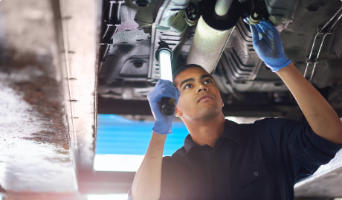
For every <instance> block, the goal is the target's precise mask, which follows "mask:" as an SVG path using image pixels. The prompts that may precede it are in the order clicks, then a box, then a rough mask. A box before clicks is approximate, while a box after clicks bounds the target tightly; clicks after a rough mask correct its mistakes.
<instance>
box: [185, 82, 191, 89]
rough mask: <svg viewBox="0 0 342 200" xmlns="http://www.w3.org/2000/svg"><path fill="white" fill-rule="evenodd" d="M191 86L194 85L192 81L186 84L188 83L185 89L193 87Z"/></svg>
mask: <svg viewBox="0 0 342 200" xmlns="http://www.w3.org/2000/svg"><path fill="white" fill-rule="evenodd" d="M191 87H192V85H191V83H188V84H186V85H185V86H184V88H183V89H188V88H191Z"/></svg>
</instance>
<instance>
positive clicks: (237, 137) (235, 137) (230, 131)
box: [184, 120, 242, 154]
mask: <svg viewBox="0 0 342 200" xmlns="http://www.w3.org/2000/svg"><path fill="white" fill-rule="evenodd" d="M241 136H242V135H241V134H240V131H239V124H237V123H235V122H232V121H229V120H226V121H225V123H224V130H223V133H222V135H221V136H220V137H225V138H228V139H230V140H232V141H233V142H235V143H237V144H240V142H241ZM196 146H198V147H199V146H200V145H198V144H197V143H195V142H194V141H193V140H192V137H191V135H190V134H189V135H188V136H186V138H185V140H184V149H185V154H188V153H189V152H190V150H191V149H192V148H193V147H196Z"/></svg>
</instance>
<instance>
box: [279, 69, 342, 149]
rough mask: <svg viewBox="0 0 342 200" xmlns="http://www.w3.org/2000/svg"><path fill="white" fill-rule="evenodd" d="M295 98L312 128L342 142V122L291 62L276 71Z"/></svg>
mask: <svg viewBox="0 0 342 200" xmlns="http://www.w3.org/2000/svg"><path fill="white" fill-rule="evenodd" d="M276 73H277V74H278V75H279V76H280V78H281V79H282V80H283V81H284V83H285V84H286V85H287V87H288V88H289V90H290V91H291V93H292V94H293V96H294V97H295V98H296V100H297V102H298V105H299V107H300V108H301V110H302V111H303V113H304V115H305V117H306V119H307V120H308V122H309V124H310V126H311V128H312V130H313V131H314V132H315V133H316V134H317V135H319V136H321V137H322V138H324V139H326V140H329V141H330V142H333V143H335V144H342V123H341V121H340V119H339V118H338V115H337V114H336V112H335V111H334V109H333V108H332V107H331V106H330V105H329V103H328V102H327V101H326V100H325V99H324V98H323V96H322V95H321V94H320V93H319V92H318V91H317V90H316V89H315V88H314V87H313V86H312V85H311V84H310V83H309V82H308V81H307V80H306V79H305V78H304V77H303V75H302V74H301V73H300V72H299V71H298V70H297V68H296V67H295V66H294V65H293V64H292V63H291V64H290V65H288V66H286V67H284V68H281V69H280V70H279V71H278V72H276Z"/></svg>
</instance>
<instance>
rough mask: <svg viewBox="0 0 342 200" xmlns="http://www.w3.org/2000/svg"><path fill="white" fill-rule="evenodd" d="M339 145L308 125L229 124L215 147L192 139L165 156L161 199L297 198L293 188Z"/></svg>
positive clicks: (278, 122) (280, 121)
mask: <svg viewBox="0 0 342 200" xmlns="http://www.w3.org/2000/svg"><path fill="white" fill-rule="evenodd" d="M175 134H177V133H175ZM341 147H342V145H337V144H334V143H332V142H329V141H327V140H325V139H323V138H321V137H320V136H318V135H317V134H315V133H314V132H313V131H312V129H311V127H310V126H309V124H308V123H306V122H297V121H293V120H288V119H275V118H266V119H263V120H258V121H256V122H255V123H254V124H236V123H234V122H232V121H229V120H226V122H225V127H224V132H223V134H222V135H221V136H220V137H219V138H218V140H217V141H216V144H215V146H214V148H212V147H210V146H208V145H204V146H200V145H198V144H196V143H195V142H194V141H193V140H192V139H191V136H190V135H188V136H187V137H186V139H185V142H184V146H183V147H182V148H180V149H179V150H177V151H176V152H175V153H174V154H173V155H172V156H167V157H164V158H163V164H162V185H161V197H160V199H161V200H202V199H203V200H221V199H222V200H223V199H227V200H250V199H254V200H275V199H277V200H293V199H294V184H295V183H296V182H298V181H299V180H301V179H303V178H306V177H308V176H310V175H312V174H313V173H314V172H315V171H316V170H317V169H318V167H319V166H320V165H322V164H326V163H328V162H329V161H330V160H331V159H332V158H334V156H335V154H336V152H337V151H338V150H339V149H341Z"/></svg>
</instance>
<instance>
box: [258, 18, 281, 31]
mask: <svg viewBox="0 0 342 200" xmlns="http://www.w3.org/2000/svg"><path fill="white" fill-rule="evenodd" d="M259 24H261V25H263V26H265V27H267V28H269V29H271V30H275V31H277V32H278V30H277V29H276V28H275V27H274V26H273V24H272V23H271V22H269V21H266V20H261V21H260V23H259Z"/></svg>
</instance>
